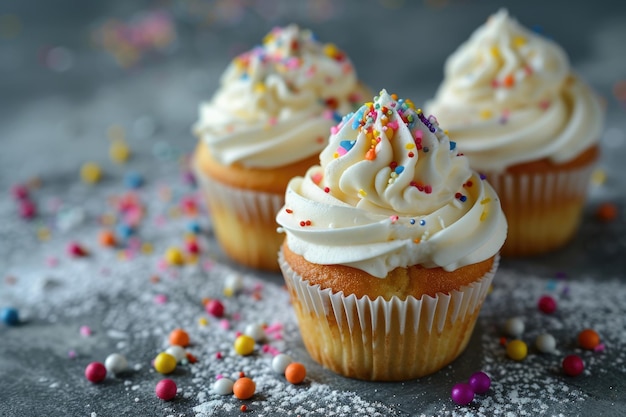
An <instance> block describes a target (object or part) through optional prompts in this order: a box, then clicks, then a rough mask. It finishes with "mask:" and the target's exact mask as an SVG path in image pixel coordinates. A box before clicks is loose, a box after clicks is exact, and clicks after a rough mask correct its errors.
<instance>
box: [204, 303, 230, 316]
mask: <svg viewBox="0 0 626 417" xmlns="http://www.w3.org/2000/svg"><path fill="white" fill-rule="evenodd" d="M204 309H205V310H206V312H207V313H209V314H210V315H212V316H213V317H223V316H224V310H225V309H224V304H222V302H221V301H220V300H209V302H208V303H206V305H205V306H204Z"/></svg>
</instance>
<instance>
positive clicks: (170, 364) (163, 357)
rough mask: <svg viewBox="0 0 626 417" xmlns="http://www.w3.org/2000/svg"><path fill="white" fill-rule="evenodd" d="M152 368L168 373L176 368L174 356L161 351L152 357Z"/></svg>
mask: <svg viewBox="0 0 626 417" xmlns="http://www.w3.org/2000/svg"><path fill="white" fill-rule="evenodd" d="M154 369H156V371H157V372H159V373H161V374H169V373H171V372H173V371H174V369H176V358H175V357H174V356H172V355H170V354H169V353H165V352H161V353H159V354H158V355H157V357H156V358H154Z"/></svg>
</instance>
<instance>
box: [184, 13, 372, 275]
mask: <svg viewBox="0 0 626 417" xmlns="http://www.w3.org/2000/svg"><path fill="white" fill-rule="evenodd" d="M363 94H367V95H368V96H369V93H367V90H366V89H365V88H364V87H363V85H362V84H361V83H360V82H359V81H358V79H357V75H356V72H355V70H354V67H353V65H352V63H351V61H350V59H349V58H348V57H347V55H346V54H345V53H344V52H342V51H341V50H339V49H338V48H337V47H336V46H334V45H332V44H322V43H320V42H318V41H317V39H316V38H315V36H314V35H313V33H312V32H311V31H309V30H302V29H300V28H299V27H297V26H295V25H291V26H287V27H284V28H275V29H273V30H272V31H271V32H270V33H269V34H268V35H267V36H266V37H265V39H264V40H263V44H262V45H261V46H258V47H255V48H253V49H252V50H250V51H247V52H245V53H243V54H241V55H239V56H237V57H236V58H235V59H234V60H233V61H232V62H231V64H230V65H229V67H228V68H227V69H226V70H225V72H224V74H223V75H222V77H221V81H220V86H219V88H218V90H217V91H216V92H215V93H214V95H213V97H212V98H211V100H210V101H208V102H206V103H202V104H201V105H200V109H199V119H198V121H197V122H196V123H195V125H194V127H193V131H194V133H195V135H196V136H197V137H198V138H199V141H198V145H197V147H196V150H195V152H194V155H193V165H194V171H195V174H196V177H197V178H198V180H199V181H198V182H199V184H200V186H201V191H202V193H203V194H204V196H205V199H206V202H207V207H208V209H209V211H210V212H211V215H212V218H213V226H214V232H215V236H216V239H217V241H218V242H219V244H220V245H221V247H222V248H223V250H224V252H225V253H226V254H227V255H228V256H229V257H230V258H232V259H233V260H235V261H237V262H239V263H241V264H243V265H246V266H249V267H253V268H259V269H265V270H275V271H277V270H278V264H277V262H276V254H277V252H278V249H279V247H280V244H281V241H282V236H281V235H279V234H278V233H277V232H276V226H277V225H276V223H275V216H276V213H277V211H278V210H279V209H280V207H281V206H282V205H283V202H284V193H285V188H286V186H287V182H288V181H289V179H291V178H292V177H294V176H296V175H303V174H304V173H305V172H306V170H307V169H308V168H309V167H310V166H311V165H314V164H316V163H317V161H318V159H317V158H318V155H319V152H320V151H321V149H323V148H324V146H325V145H326V139H327V137H328V132H329V129H330V127H331V126H333V125H334V124H335V123H337V121H338V120H340V118H341V116H340V115H343V114H346V113H348V112H350V111H353V110H354V108H355V107H356V105H358V104H360V103H361V102H362V100H363Z"/></svg>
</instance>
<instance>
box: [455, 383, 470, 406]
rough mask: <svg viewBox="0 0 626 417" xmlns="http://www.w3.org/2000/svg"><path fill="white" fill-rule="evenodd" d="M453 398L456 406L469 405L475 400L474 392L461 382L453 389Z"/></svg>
mask: <svg viewBox="0 0 626 417" xmlns="http://www.w3.org/2000/svg"><path fill="white" fill-rule="evenodd" d="M451 397H452V401H454V402H455V403H456V404H458V405H467V404H469V403H471V402H472V400H473V399H474V391H473V390H472V387H470V386H469V384H466V383H464V382H461V383H458V384H456V385H455V386H453V387H452V393H451Z"/></svg>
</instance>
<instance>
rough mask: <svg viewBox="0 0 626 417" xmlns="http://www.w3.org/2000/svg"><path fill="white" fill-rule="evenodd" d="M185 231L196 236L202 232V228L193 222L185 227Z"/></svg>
mask: <svg viewBox="0 0 626 417" xmlns="http://www.w3.org/2000/svg"><path fill="white" fill-rule="evenodd" d="M187 230H189V231H190V232H191V233H193V234H196V235H197V234H199V233H200V232H201V231H202V227H200V223H198V222H197V221H193V222H190V223H189V224H188V225H187Z"/></svg>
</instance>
